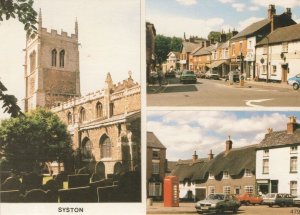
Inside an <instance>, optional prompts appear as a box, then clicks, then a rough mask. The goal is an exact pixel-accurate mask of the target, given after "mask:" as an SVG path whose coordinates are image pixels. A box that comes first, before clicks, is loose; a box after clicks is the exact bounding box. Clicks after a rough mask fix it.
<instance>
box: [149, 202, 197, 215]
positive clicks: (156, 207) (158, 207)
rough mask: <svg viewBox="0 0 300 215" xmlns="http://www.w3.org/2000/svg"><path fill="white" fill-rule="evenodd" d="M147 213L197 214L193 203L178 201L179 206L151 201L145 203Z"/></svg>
mask: <svg viewBox="0 0 300 215" xmlns="http://www.w3.org/2000/svg"><path fill="white" fill-rule="evenodd" d="M147 214H197V212H196V209H195V203H193V202H180V203H179V207H164V203H163V202H153V203H152V205H147Z"/></svg>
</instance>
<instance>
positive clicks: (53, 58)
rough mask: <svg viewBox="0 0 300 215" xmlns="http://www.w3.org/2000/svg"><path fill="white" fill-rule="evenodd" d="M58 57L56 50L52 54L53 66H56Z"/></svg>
mask: <svg viewBox="0 0 300 215" xmlns="http://www.w3.org/2000/svg"><path fill="white" fill-rule="evenodd" d="M56 55H57V51H56V49H53V50H52V52H51V66H56Z"/></svg>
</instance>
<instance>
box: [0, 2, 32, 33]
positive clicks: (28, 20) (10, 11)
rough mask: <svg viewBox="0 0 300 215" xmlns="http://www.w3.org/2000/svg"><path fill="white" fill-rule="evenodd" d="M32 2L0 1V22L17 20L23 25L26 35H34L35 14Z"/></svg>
mask: <svg viewBox="0 0 300 215" xmlns="http://www.w3.org/2000/svg"><path fill="white" fill-rule="evenodd" d="M32 5H33V0H0V21H3V20H4V18H5V19H6V20H8V19H10V18H14V19H15V18H18V20H19V21H20V22H21V23H23V24H24V30H25V31H26V32H27V35H28V36H30V35H32V36H34V34H35V33H36V30H37V28H36V26H35V24H37V19H36V18H37V12H36V11H35V10H34V9H33V7H32Z"/></svg>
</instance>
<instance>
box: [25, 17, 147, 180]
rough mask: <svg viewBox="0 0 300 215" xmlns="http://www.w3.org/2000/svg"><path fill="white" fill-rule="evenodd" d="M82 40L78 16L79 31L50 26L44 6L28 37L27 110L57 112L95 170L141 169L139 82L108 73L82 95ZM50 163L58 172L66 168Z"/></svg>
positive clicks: (75, 146) (86, 162) (103, 172)
mask: <svg viewBox="0 0 300 215" xmlns="http://www.w3.org/2000/svg"><path fill="white" fill-rule="evenodd" d="M78 46H79V42H78V22H77V20H76V22H75V33H74V34H71V35H68V33H67V32H64V31H61V33H58V32H57V31H56V30H53V29H51V30H50V32H49V31H48V30H47V28H43V27H42V14H41V11H40V12H39V17H38V28H37V34H36V36H35V37H34V38H31V37H27V39H26V49H25V66H24V70H25V74H24V77H25V88H26V89H25V98H24V110H25V111H26V112H28V111H31V110H34V109H36V108H38V107H45V108H48V109H51V110H52V111H53V112H55V113H57V115H58V116H59V117H60V119H61V120H62V121H63V122H64V123H65V124H66V125H67V127H68V131H69V132H70V134H71V137H72V147H73V149H74V150H75V151H77V152H79V154H80V161H81V163H82V164H84V166H86V167H88V168H89V169H90V170H91V171H95V172H97V173H101V175H102V176H103V177H108V175H110V174H115V173H120V172H126V171H134V170H137V169H140V165H141V87H140V85H139V84H138V83H137V82H135V81H134V80H133V79H132V77H131V74H129V77H128V79H126V80H123V81H122V82H120V83H117V84H114V83H113V79H112V77H111V74H110V73H108V74H107V75H106V77H105V76H104V75H103V76H104V77H103V78H105V86H104V88H103V89H99V90H98V91H96V92H91V93H89V94H87V95H85V96H82V95H81V93H80V67H79V49H78ZM51 166H52V167H51V168H52V171H53V172H54V173H55V172H58V171H59V170H60V168H61V167H60V165H57V166H56V167H55V165H51Z"/></svg>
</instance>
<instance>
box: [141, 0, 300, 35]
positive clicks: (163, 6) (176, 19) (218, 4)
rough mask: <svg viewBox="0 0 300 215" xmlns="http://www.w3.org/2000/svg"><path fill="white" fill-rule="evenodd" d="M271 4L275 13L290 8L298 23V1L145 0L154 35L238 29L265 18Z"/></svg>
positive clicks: (206, 32)
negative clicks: (153, 27)
mask: <svg viewBox="0 0 300 215" xmlns="http://www.w3.org/2000/svg"><path fill="white" fill-rule="evenodd" d="M270 4H274V5H275V8H276V14H281V13H283V12H284V11H285V8H287V7H289V8H291V9H292V18H293V19H294V20H295V21H296V22H297V23H300V1H299V0H284V1H283V0H163V1H161V0H146V20H147V21H149V22H151V23H153V24H154V26H155V28H156V33H157V34H163V35H165V36H177V37H183V35H184V32H185V33H186V36H187V37H189V36H199V37H204V38H207V35H208V34H209V32H210V31H222V30H224V31H225V32H228V31H229V29H230V30H233V29H236V30H238V31H241V30H243V29H244V28H245V27H247V26H248V25H249V24H251V23H253V22H256V21H259V20H261V19H265V18H267V10H268V6H269V5H270Z"/></svg>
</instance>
